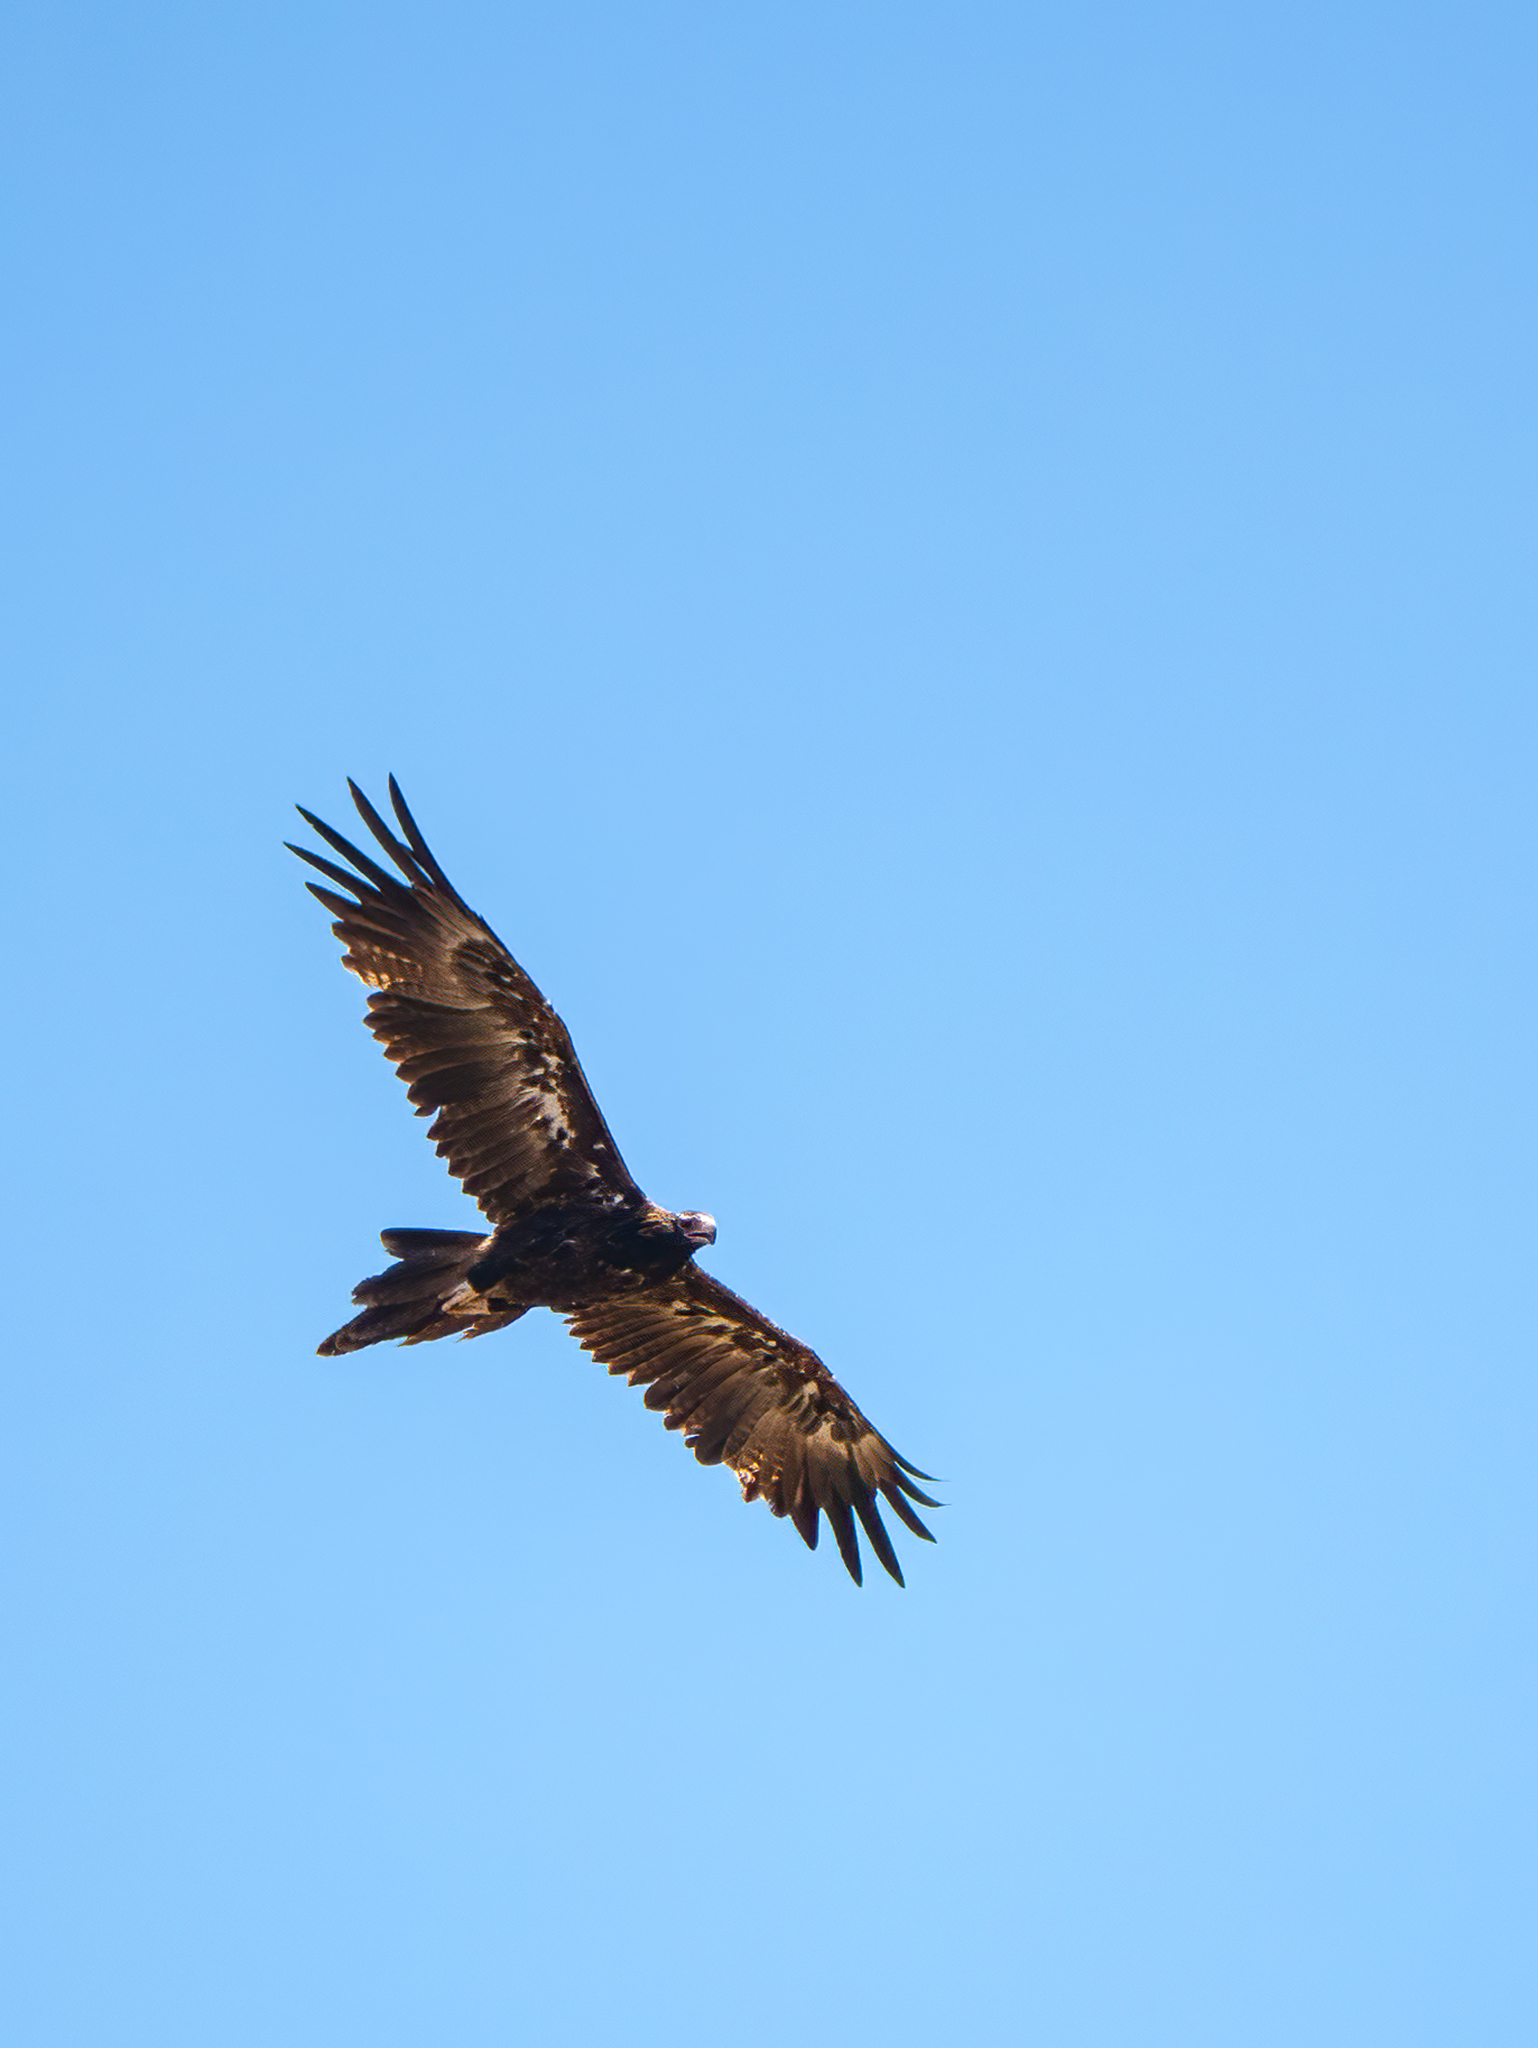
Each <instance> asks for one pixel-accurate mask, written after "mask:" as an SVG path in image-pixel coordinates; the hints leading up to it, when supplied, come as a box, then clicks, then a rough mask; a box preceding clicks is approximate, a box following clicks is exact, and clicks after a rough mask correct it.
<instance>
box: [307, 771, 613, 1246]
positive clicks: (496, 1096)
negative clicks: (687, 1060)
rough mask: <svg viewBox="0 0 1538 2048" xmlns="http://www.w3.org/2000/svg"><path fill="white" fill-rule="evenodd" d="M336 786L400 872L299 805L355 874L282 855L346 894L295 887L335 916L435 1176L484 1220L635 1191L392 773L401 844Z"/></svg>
mask: <svg viewBox="0 0 1538 2048" xmlns="http://www.w3.org/2000/svg"><path fill="white" fill-rule="evenodd" d="M347 786H348V788H349V789H350V790H351V791H352V797H353V802H354V803H355V804H356V805H357V806H358V810H359V813H360V814H361V816H362V818H363V822H364V824H365V825H367V826H368V828H369V830H370V832H372V833H373V835H374V837H375V838H376V839H377V840H378V842H379V844H380V845H381V846H382V847H383V848H384V850H385V852H386V853H387V854H388V855H389V856H390V858H391V860H392V861H394V863H395V865H396V867H398V868H399V869H400V871H401V874H402V875H403V876H404V877H405V880H404V881H403V882H402V881H399V880H397V879H396V877H395V876H394V875H392V874H391V873H389V871H388V870H387V869H385V868H382V867H380V866H379V865H378V863H377V862H375V861H373V860H371V859H370V858H369V856H368V855H367V854H366V853H360V852H359V850H358V848H357V847H355V846H353V845H351V844H350V843H349V842H348V841H347V840H345V839H344V838H343V837H342V835H341V834H340V833H339V832H333V831H332V829H331V827H330V826H329V825H324V824H322V823H321V821H320V819H319V818H316V817H312V816H311V814H310V813H309V812H308V811H306V810H303V809H301V810H300V812H299V815H300V816H301V817H302V818H303V819H304V821H305V823H306V824H307V825H310V826H312V827H313V828H314V829H315V831H317V832H318V833H319V834H320V836H321V838H322V839H324V840H325V842H326V844H327V845H328V846H330V847H331V848H332V849H333V850H334V851H335V852H337V853H339V854H340V855H341V856H342V858H343V860H345V861H347V862H348V863H350V865H351V867H352V868H353V869H355V870H356V872H355V873H351V874H350V873H349V872H348V871H347V869H346V868H341V867H338V866H337V865H336V863H335V862H334V861H329V860H323V859H322V858H321V856H320V855H319V854H318V853H311V852H309V851H308V850H307V849H306V848H304V847H302V846H290V848H289V851H290V852H291V853H297V854H298V856H299V858H300V859H301V860H304V861H308V862H309V864H310V866H311V867H312V868H318V869H319V870H320V872H321V873H322V874H323V875H325V876H327V877H329V879H330V880H331V881H333V882H337V883H339V884H340V885H341V887H342V888H344V889H348V890H350V891H351V892H352V893H351V895H350V896H340V895H338V894H337V893H336V892H335V891H334V890H331V889H323V888H321V887H320V886H319V885H318V884H317V883H315V882H311V883H309V884H308V887H309V889H310V891H311V893H312V894H313V895H315V896H318V897H319V898H320V900H321V902H322V903H324V904H325V906H326V908H327V909H328V910H329V911H331V912H333V913H334V915H335V917H336V923H335V924H334V925H333V926H332V927H331V929H332V930H333V931H334V932H335V933H336V935H337V937H338V938H339V939H340V940H341V941H342V944H343V947H344V948H345V950H344V952H343V955H342V964H343V965H344V966H345V967H349V968H351V970H352V972H353V973H354V974H356V975H357V976H358V978H359V980H360V981H364V982H367V984H368V985H369V987H370V988H372V989H373V990H375V991H376V993H375V994H373V995H371V996H370V997H369V1001H368V1024H369V1029H370V1030H371V1031H372V1032H373V1034H374V1036H375V1037H376V1038H377V1039H378V1040H379V1041H380V1043H381V1044H382V1045H383V1046H384V1049H385V1053H386V1055H387V1056H388V1058H389V1059H390V1060H391V1061H392V1062H393V1064H394V1066H395V1071H396V1072H397V1073H398V1074H399V1075H400V1077H401V1079H402V1080H403V1081H404V1082H406V1084H407V1087H408V1089H409V1092H410V1095H411V1100H412V1101H413V1102H414V1103H415V1104H416V1107H417V1114H418V1115H419V1116H430V1115H431V1114H432V1112H433V1111H434V1110H436V1111H437V1112H438V1115H437V1120H436V1121H435V1122H434V1124H433V1126H432V1130H431V1133H430V1135H431V1137H432V1139H433V1141H434V1143H435V1144H436V1145H437V1148H438V1151H439V1152H440V1153H441V1154H442V1156H443V1158H444V1159H446V1160H447V1161H448V1166H449V1171H450V1172H451V1173H452V1174H453V1175H454V1176H455V1178H456V1179H458V1180H459V1181H461V1182H463V1184H464V1188H465V1192H466V1193H467V1194H470V1195H473V1196H474V1197H475V1199H476V1201H477V1202H478V1203H479V1204H480V1206H481V1209H482V1211H483V1212H484V1213H485V1215H486V1216H487V1217H488V1218H489V1219H490V1220H491V1221H492V1222H493V1223H506V1222H509V1221H510V1220H511V1219H512V1218H513V1217H515V1216H517V1215H519V1214H521V1213H523V1212H525V1211H526V1210H527V1209H528V1208H529V1207H530V1206H531V1205H534V1204H537V1203H539V1202H541V1201H546V1200H549V1199H551V1198H553V1197H564V1196H569V1195H573V1194H581V1193H587V1194H590V1195H597V1196H599V1197H600V1198H602V1197H604V1196H608V1197H611V1198H612V1197H620V1198H623V1197H626V1196H629V1195H633V1194H638V1193H639V1192H640V1190H639V1189H638V1188H637V1187H636V1184H635V1182H634V1181H633V1180H632V1179H631V1177H630V1175H629V1173H628V1172H627V1171H626V1169H625V1162H624V1161H623V1159H621V1158H620V1155H619V1148H618V1146H617V1145H616V1144H615V1142H614V1140H613V1138H612V1137H611V1136H610V1134H609V1127H608V1125H607V1124H606V1123H605V1122H604V1120H603V1117H602V1115H601V1114H600V1112H599V1108H598V1105H597V1103H596V1102H595V1101H594V1100H593V1097H592V1092H591V1090H590V1089H589V1088H588V1085H587V1081H586V1079H585V1078H584V1076H583V1073H582V1069H581V1067H580V1066H579V1065H578V1063H577V1055H576V1053H575V1052H574V1051H573V1050H572V1043H571V1037H570V1034H569V1033H568V1031H567V1029H566V1026H565V1025H564V1024H563V1023H562V1022H561V1020H560V1018H559V1017H558V1016H557V1015H556V1014H555V1012H554V1010H552V1009H551V1007H550V1005H549V1004H548V1003H547V1002H546V1001H545V999H544V997H543V996H542V995H541V994H540V992H539V990H538V989H537V988H536V987H535V986H534V984H533V982H532V981H530V979H529V977H528V976H527V975H526V974H525V973H524V971H523V969H522V968H521V967H520V966H519V965H518V962H517V961H516V960H515V959H514V958H513V956H512V954H511V953H509V952H508V950H507V948H506V947H505V946H504V945H503V943H502V941H501V940H500V939H499V938H498V937H497V935H496V933H495V932H493V931H492V929H491V927H490V926H489V925H488V924H486V923H485V922H484V920H483V919H481V918H479V917H477V916H476V914H475V912H474V911H473V910H471V909H470V907H469V905H468V904H466V903H465V901H464V899H463V898H462V897H461V896H460V895H459V894H458V892H457V891H456V890H455V889H454V887H453V885H452V883H451V882H450V881H449V878H448V876H447V875H446V874H445V873H444V872H443V870H442V868H441V867H439V865H438V863H437V861H436V860H435V859H434V858H433V856H432V853H431V851H430V850H429V848H428V845H427V841H426V840H425V839H424V838H423V837H422V834H421V832H420V831H419V829H418V827H417V823H416V820H415V819H414V818H413V817H412V815H411V813H410V811H408V810H407V808H406V801H405V798H404V797H403V796H402V795H401V793H400V790H399V788H398V787H397V785H396V781H395V777H394V776H393V775H392V776H391V777H390V801H391V803H392V804H393V805H394V807H395V815H396V818H397V820H398V821H399V823H400V828H401V830H402V831H403V832H404V833H405V835H406V843H405V844H402V842H401V841H400V840H399V839H397V838H396V837H395V834H394V833H393V832H392V831H391V830H390V828H389V827H388V826H387V825H386V824H385V822H384V820H383V819H382V818H381V817H380V816H379V813H378V812H377V811H376V810H375V809H374V807H373V805H372V804H371V803H370V802H369V800H368V798H367V797H366V796H365V795H364V794H363V792H362V790H361V789H359V788H358V786H357V784H356V783H355V782H349V783H348V785H347Z"/></svg>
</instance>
